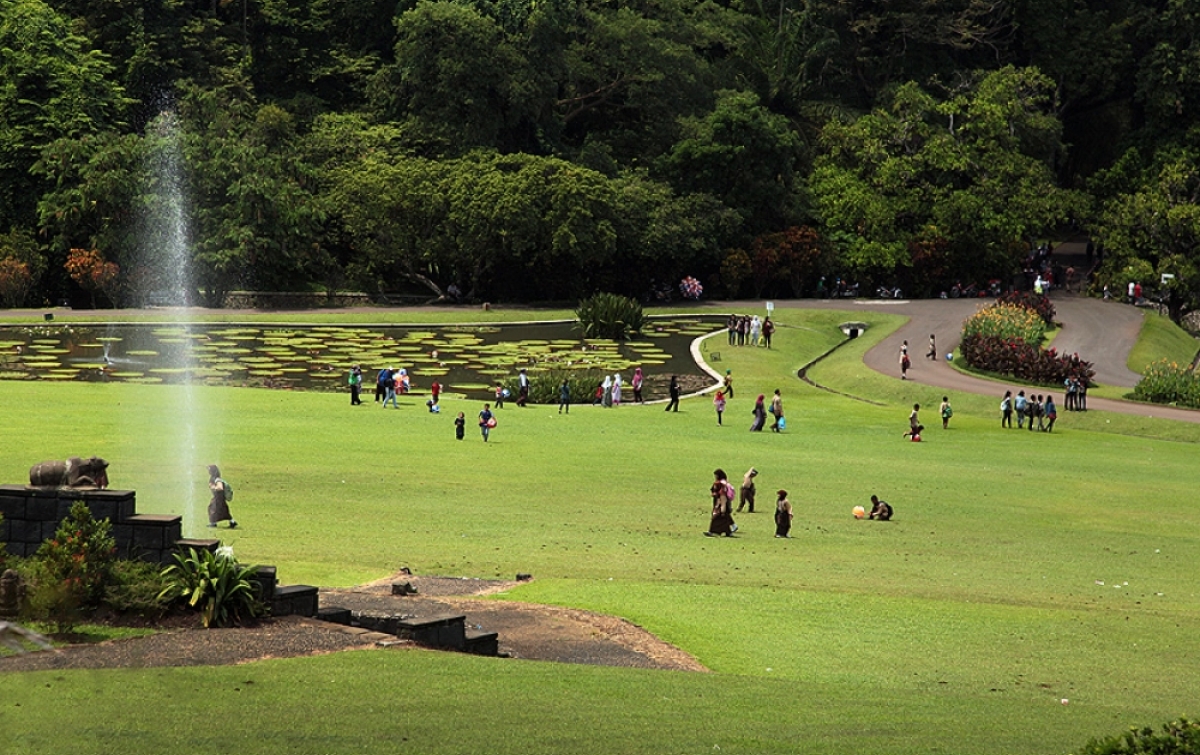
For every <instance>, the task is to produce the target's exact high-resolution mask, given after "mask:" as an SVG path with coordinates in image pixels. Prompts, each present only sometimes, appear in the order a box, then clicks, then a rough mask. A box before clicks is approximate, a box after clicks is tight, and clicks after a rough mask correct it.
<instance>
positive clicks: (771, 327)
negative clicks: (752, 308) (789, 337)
mask: <svg viewBox="0 0 1200 755" xmlns="http://www.w3.org/2000/svg"><path fill="white" fill-rule="evenodd" d="M762 335H763V345H764V346H766V347H767V348H768V349H769V348H771V336H773V335H775V323H774V322H772V321H771V316H770V315H767V318H766V319H765V320H763V325H762Z"/></svg>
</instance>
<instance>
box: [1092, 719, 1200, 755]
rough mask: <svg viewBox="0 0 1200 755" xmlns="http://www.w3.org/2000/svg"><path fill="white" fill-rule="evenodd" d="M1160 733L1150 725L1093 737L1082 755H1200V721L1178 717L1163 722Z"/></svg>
mask: <svg viewBox="0 0 1200 755" xmlns="http://www.w3.org/2000/svg"><path fill="white" fill-rule="evenodd" d="M1162 729H1163V730H1162V733H1161V734H1158V733H1155V731H1154V729H1151V728H1150V727H1149V726H1147V727H1145V728H1142V729H1138V728H1137V727H1133V728H1131V729H1130V730H1129V731H1127V732H1125V733H1124V734H1122V735H1120V736H1116V737H1108V738H1106V739H1093V740H1092V741H1091V742H1088V743H1087V746H1086V747H1084V748H1083V749H1082V750H1081V751H1080V752H1081V755H1200V724H1197V723H1195V722H1194V721H1189V720H1187V719H1186V718H1181V719H1179V720H1178V721H1171V722H1170V723H1166V724H1163V727H1162Z"/></svg>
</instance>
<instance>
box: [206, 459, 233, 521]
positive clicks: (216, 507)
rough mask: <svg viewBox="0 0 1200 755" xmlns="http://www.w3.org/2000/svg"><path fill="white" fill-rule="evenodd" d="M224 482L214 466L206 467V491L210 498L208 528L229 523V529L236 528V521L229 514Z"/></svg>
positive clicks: (228, 496) (227, 496)
mask: <svg viewBox="0 0 1200 755" xmlns="http://www.w3.org/2000/svg"><path fill="white" fill-rule="evenodd" d="M225 487H226V485H225V481H224V480H222V479H221V470H220V469H218V468H217V465H216V464H209V465H208V489H209V491H210V492H211V493H212V498H210V499H209V501H208V526H209V527H216V526H217V522H225V521H228V522H229V529H233V528H235V527H237V526H238V525H237V520H236V519H234V518H233V514H231V513H230V512H229V499H230V498H232V496H230V495H227V494H226V490H225Z"/></svg>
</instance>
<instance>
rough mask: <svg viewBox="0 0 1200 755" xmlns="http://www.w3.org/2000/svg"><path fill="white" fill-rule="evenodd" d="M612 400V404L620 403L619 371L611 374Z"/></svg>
mask: <svg viewBox="0 0 1200 755" xmlns="http://www.w3.org/2000/svg"><path fill="white" fill-rule="evenodd" d="M612 402H613V406H620V405H621V373H619V372H618V373H617V374H615V375H613V387H612Z"/></svg>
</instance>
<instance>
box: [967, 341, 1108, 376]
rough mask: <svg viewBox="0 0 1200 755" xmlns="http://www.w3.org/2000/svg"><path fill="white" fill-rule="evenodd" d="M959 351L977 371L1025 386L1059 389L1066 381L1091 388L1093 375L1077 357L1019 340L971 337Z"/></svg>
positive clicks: (1088, 365)
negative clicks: (1075, 381) (989, 373)
mask: <svg viewBox="0 0 1200 755" xmlns="http://www.w3.org/2000/svg"><path fill="white" fill-rule="evenodd" d="M958 348H959V351H960V352H961V353H962V356H963V359H964V360H965V361H966V363H967V364H969V365H971V366H972V367H974V368H976V369H979V370H986V371H988V372H995V373H998V374H1001V375H1012V376H1013V377H1015V378H1017V379H1019V380H1024V381H1026V382H1030V383H1035V384H1040V385H1053V386H1055V387H1058V386H1061V385H1062V383H1063V381H1064V380H1066V379H1067V378H1068V377H1074V378H1076V379H1078V380H1081V381H1084V382H1085V383H1087V384H1089V385H1090V384H1091V380H1092V377H1093V376H1094V375H1095V374H1096V371H1095V370H1093V369H1092V364H1091V362H1085V361H1084V360H1082V359H1080V358H1079V357H1078V356H1077V355H1073V356H1069V357H1068V356H1061V355H1059V354H1058V352H1057V351H1055V350H1054V349H1040V348H1038V347H1037V346H1034V345H1032V344H1030V343H1027V342H1026V341H1024V340H1021V339H1019V338H1010V339H1006V338H1000V337H997V336H984V335H979V334H972V335H969V336H964V337H963V339H962V342H961V343H960V344H959V347H958Z"/></svg>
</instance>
